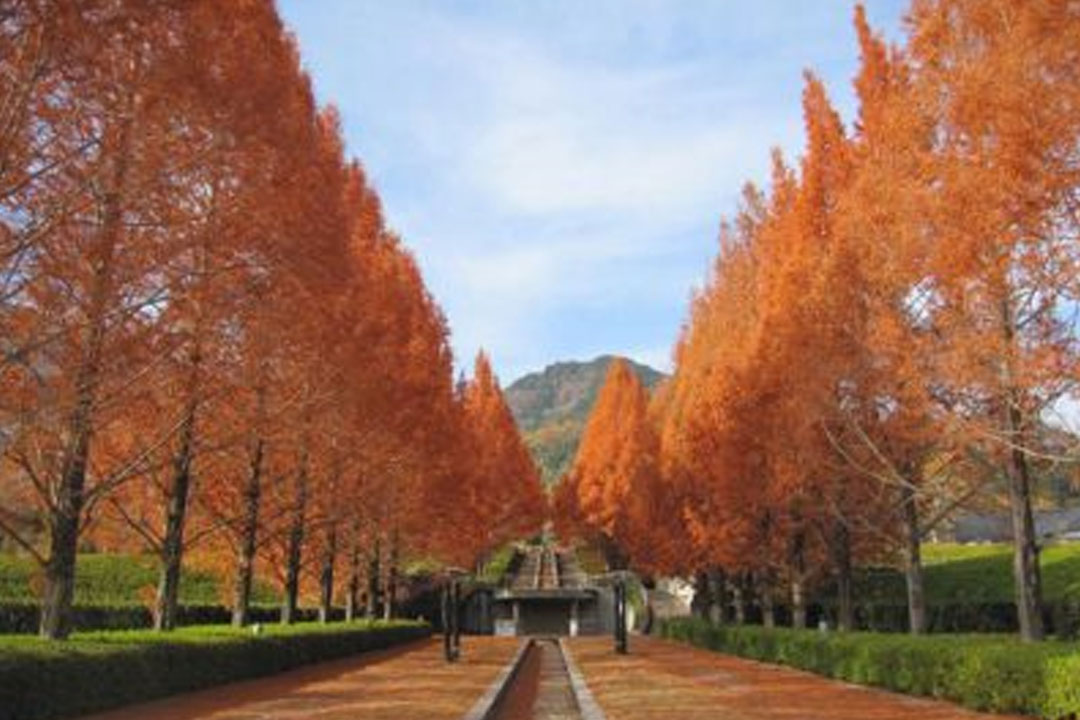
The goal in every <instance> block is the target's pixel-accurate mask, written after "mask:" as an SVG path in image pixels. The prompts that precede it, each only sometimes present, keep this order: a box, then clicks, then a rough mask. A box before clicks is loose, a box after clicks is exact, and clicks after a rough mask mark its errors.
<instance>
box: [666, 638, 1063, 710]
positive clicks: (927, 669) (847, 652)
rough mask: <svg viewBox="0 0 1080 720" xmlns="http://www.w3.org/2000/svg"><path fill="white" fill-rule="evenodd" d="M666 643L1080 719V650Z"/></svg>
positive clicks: (933, 641)
mask: <svg viewBox="0 0 1080 720" xmlns="http://www.w3.org/2000/svg"><path fill="white" fill-rule="evenodd" d="M660 632H661V634H662V635H663V636H665V637H668V638H672V639H675V640H680V641H683V642H688V643H690V644H692V645H697V646H699V647H703V648H708V649H710V650H717V651H721V652H726V653H730V654H732V655H739V656H741V657H746V658H752V659H754V660H762V661H765V662H773V663H780V664H783V665H789V666H792V667H796V668H801V669H803V670H809V671H811V672H815V673H818V674H820V675H826V676H828V677H834V678H839V679H842V680H846V681H848V682H854V683H859V684H863V685H874V686H877V687H883V688H888V689H890V690H895V691H898V692H903V693H908V694H912V695H926V696H930V697H936V698H942V699H946V700H951V701H953V702H957V703H960V704H962V705H966V706H967V707H970V708H973V709H976V710H990V711H994V712H1013V713H1023V714H1030V715H1038V716H1040V717H1043V718H1052V719H1057V718H1065V717H1070V716H1072V717H1075V716H1076V715H1077V714H1078V713H1080V646H1077V645H1076V644H1072V643H1061V642H1045V643H1038V644H1024V643H1021V642H1019V641H1018V640H1015V639H1012V638H1008V637H1002V636H986V635H932V636H923V637H911V636H904V635H886V634H878V633H836V632H829V633H821V632H818V631H814V630H790V629H787V628H776V629H772V630H768V629H765V628H761V627H753V626H738V627H735V626H717V625H712V624H710V623H708V622H706V621H703V620H698V619H679V620H671V621H667V622H665V623H663V624H662V625H661V628H660Z"/></svg>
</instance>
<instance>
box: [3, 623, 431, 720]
mask: <svg viewBox="0 0 1080 720" xmlns="http://www.w3.org/2000/svg"><path fill="white" fill-rule="evenodd" d="M261 630H262V632H261V633H260V634H258V635H255V634H254V633H253V631H252V630H250V629H249V630H235V629H232V628H225V627H197V628H184V629H181V630H177V631H174V632H172V633H167V634H162V633H154V632H151V631H130V632H102V633H80V634H76V635H74V636H72V639H70V640H68V641H66V642H49V641H45V640H38V639H37V638H28V637H23V636H0V720H47V719H49V718H62V717H72V716H78V715H82V714H86V713H90V712H95V711H98V710H104V709H107V708H112V707H118V706H121V705H128V704H131V703H136V702H142V701H146V700H151V699H154V698H158V697H163V696H166V695H171V694H174V693H179V692H185V691H190V690H196V689H199V688H205V687H210V686H212V685H220V684H224V683H228V682H233V681H236V680H242V679H245V678H252V677H258V676H261V675H270V674H273V673H278V672H281V671H283V670H289V669H291V668H294V667H298V666H300V665H307V664H310V663H316V662H321V661H324V660H330V659H334V658H340V657H345V656H348V655H353V654H356V653H360V652H365V651H368V650H375V649H379V648H384V647H389V646H391V645H396V644H399V643H403V642H407V641H410V640H416V639H419V638H421V637H426V636H428V635H430V632H431V631H430V628H429V627H428V626H427V625H426V624H424V623H417V622H403V621H391V622H382V621H373V622H370V623H369V622H361V623H335V624H331V625H317V626H290V627H281V626H267V627H265V628H262V629H261Z"/></svg>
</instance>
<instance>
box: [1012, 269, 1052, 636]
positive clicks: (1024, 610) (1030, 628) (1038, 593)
mask: <svg viewBox="0 0 1080 720" xmlns="http://www.w3.org/2000/svg"><path fill="white" fill-rule="evenodd" d="M1002 286H1003V287H1004V288H1005V289H1006V292H1004V293H1003V294H1002V298H1003V299H1002V302H1001V316H1002V325H1001V327H1002V332H1003V337H1004V340H1005V345H1006V351H1005V353H1004V354H1003V360H1002V365H1001V373H1002V388H1003V389H1004V391H1003V392H1002V397H1003V400H1004V407H1003V408H1002V410H1003V418H1002V421H1003V424H1004V427H1005V436H1006V437H1007V438H1008V439H1009V441H1010V443H1011V444H1012V447H1011V449H1010V450H1009V453H1008V459H1007V461H1006V469H1005V475H1006V481H1007V482H1008V485H1009V509H1010V511H1011V515H1012V529H1013V575H1014V578H1015V584H1016V610H1017V615H1018V616H1019V620H1020V639H1021V640H1023V641H1024V642H1036V641H1039V640H1042V639H1043V636H1044V629H1043V621H1042V578H1041V576H1040V573H1039V546H1038V543H1037V542H1036V537H1035V520H1034V517H1033V516H1032V512H1031V468H1030V466H1029V465H1028V458H1027V455H1026V454H1025V449H1026V448H1027V447H1028V445H1027V427H1026V423H1025V418H1024V414H1023V413H1024V409H1025V402H1024V397H1025V394H1024V391H1023V390H1022V389H1020V388H1018V387H1017V386H1016V385H1015V377H1016V372H1015V370H1014V368H1013V366H1012V355H1011V353H1012V352H1013V351H1014V349H1015V348H1016V346H1017V340H1016V325H1015V318H1014V316H1013V309H1012V305H1011V304H1010V297H1009V295H1008V292H1007V290H1008V283H1007V282H1003V283H1002Z"/></svg>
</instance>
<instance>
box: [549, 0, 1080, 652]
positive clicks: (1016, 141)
mask: <svg viewBox="0 0 1080 720" xmlns="http://www.w3.org/2000/svg"><path fill="white" fill-rule="evenodd" d="M855 27H856V30H857V35H858V40H859V48H860V53H861V55H860V57H861V64H860V68H859V71H858V75H857V77H856V79H855V90H856V93H857V97H858V101H859V106H858V116H857V119H856V120H855V123H854V125H853V127H851V128H848V127H846V126H845V125H844V123H843V122H842V120H841V118H840V116H839V115H838V113H837V112H836V111H835V110H834V108H833V107H832V106H831V105H830V102H829V100H828V97H827V94H826V91H825V88H824V87H823V85H822V83H821V82H820V81H819V80H818V79H817V78H816V77H815V76H814V75H812V74H809V73H808V74H807V75H806V83H805V89H804V92H803V98H802V109H803V117H804V122H805V129H806V145H805V151H804V154H803V156H802V157H801V159H800V160H799V162H798V163H797V165H795V166H791V165H788V164H787V163H786V162H785V161H784V159H783V158H782V157H781V156H780V154H779V153H778V152H775V153H774V155H773V170H772V178H771V184H770V187H769V188H768V190H767V191H762V190H759V189H758V188H756V187H754V186H752V185H748V186H747V187H746V188H745V190H744V193H743V196H742V202H741V206H740V209H739V211H738V214H737V216H736V217H735V218H734V220H733V221H731V222H726V223H724V224H723V226H722V229H721V238H720V245H721V248H720V254H719V256H718V258H717V260H716V261H715V265H714V267H713V269H712V272H711V274H710V277H709V280H708V282H707V284H706V286H705V287H704V289H703V290H701V291H700V292H699V293H698V294H697V295H696V296H695V298H694V300H693V302H692V305H691V309H690V317H689V321H688V322H687V324H686V327H685V329H684V331H683V333H682V336H681V338H680V340H679V343H678V345H677V347H676V350H675V373H674V376H673V378H672V379H671V381H670V382H669V383H668V384H667V385H666V386H665V387H663V388H662V389H661V390H660V391H659V392H658V393H657V395H656V396H655V397H654V398H653V399H652V401H651V405H649V406H646V404H645V403H646V401H645V398H644V393H643V392H642V390H641V388H640V385H639V384H637V383H636V382H635V381H634V379H633V378H632V376H630V375H629V374H628V371H627V370H626V369H625V368H622V367H620V366H616V367H615V368H614V369H613V370H612V372H611V375H610V376H609V380H608V385H607V386H606V387H605V389H604V391H603V394H602V395H601V399H600V402H599V404H598V407H597V409H596V411H595V414H594V415H593V418H592V419H591V420H590V424H589V428H588V432H587V434H586V436H585V438H584V441H583V444H582V448H581V452H580V454H579V456H578V459H577V463H576V465H575V467H574V470H573V472H572V473H571V474H570V475H569V476H568V478H567V479H566V480H565V481H564V483H563V485H562V487H561V488H560V489H559V491H558V496H557V503H558V505H559V507H560V508H562V509H563V511H564V512H565V513H567V517H570V518H572V519H575V520H576V521H577V522H576V526H577V529H578V531H579V532H581V531H582V530H584V531H585V532H586V533H588V534H591V535H593V536H599V537H602V538H604V539H605V541H606V542H609V543H612V544H614V545H615V546H617V547H618V548H619V549H620V552H622V553H623V554H624V555H626V556H628V557H629V560H630V562H631V563H633V564H634V565H635V566H637V567H639V568H642V569H645V570H652V571H662V572H684V573H689V572H702V571H706V570H708V571H710V572H709V574H711V575H714V576H715V575H716V571H722V572H724V573H727V574H728V576H729V577H732V576H737V577H740V578H743V579H746V578H748V577H752V578H753V581H754V583H755V585H756V586H757V590H758V592H759V594H760V595H761V597H762V601H763V605H764V606H765V608H766V613H767V617H768V615H769V608H770V607H771V603H772V601H773V597H774V596H777V595H778V594H779V592H780V590H781V588H784V587H786V588H788V591H789V592H790V603H791V605H792V607H793V614H794V619H795V623H796V624H804V623H805V598H806V592H805V589H806V584H807V583H808V582H809V581H811V580H813V579H814V578H815V575H818V576H820V573H817V572H816V570H817V569H819V568H827V569H828V570H827V571H828V572H829V574H831V576H832V578H833V579H834V581H835V583H836V586H837V589H838V617H839V624H840V627H841V628H851V627H852V626H853V624H854V604H853V598H852V567H853V566H854V565H855V564H856V563H859V562H863V561H871V560H880V559H882V558H887V557H891V556H893V555H894V554H899V555H901V556H902V557H903V559H904V564H905V567H906V576H907V584H908V604H909V617H910V626H911V630H912V632H915V633H918V632H922V631H923V630H924V629H925V626H926V612H925V600H924V597H923V591H922V572H921V561H920V543H921V541H922V540H923V538H924V537H925V536H926V534H927V532H928V531H929V530H930V529H931V528H933V527H934V526H935V525H936V524H937V523H938V522H939V521H940V520H941V518H942V517H945V516H946V515H948V514H949V513H950V512H951V511H952V510H954V509H955V508H956V507H957V506H958V505H962V504H964V503H965V502H967V501H969V500H970V499H972V498H978V497H983V498H986V497H990V496H995V497H996V496H999V495H1001V496H1004V497H1005V498H1007V507H1008V508H1009V510H1010V512H1011V517H1012V526H1013V530H1014V544H1015V562H1014V567H1015V582H1016V602H1017V607H1018V615H1019V621H1020V633H1021V635H1022V637H1023V638H1024V639H1027V640H1035V639H1039V638H1041V637H1042V636H1043V634H1044V628H1043V623H1042V616H1041V613H1040V606H1041V590H1040V586H1041V583H1040V575H1039V559H1038V553H1039V546H1038V538H1037V537H1036V534H1035V528H1034V523H1033V513H1032V497H1033V482H1034V480H1035V478H1036V476H1037V473H1038V470H1039V466H1040V465H1041V464H1046V463H1048V462H1053V461H1059V460H1066V461H1068V460H1069V459H1070V457H1065V456H1069V455H1071V453H1070V452H1066V450H1068V449H1067V448H1066V449H1061V448H1056V449H1051V445H1052V444H1051V443H1050V442H1048V440H1047V436H1048V434H1049V432H1048V426H1047V420H1048V417H1049V416H1050V414H1051V413H1053V412H1054V411H1055V409H1056V408H1057V407H1059V403H1060V402H1061V401H1062V400H1063V399H1067V398H1069V397H1070V394H1071V393H1072V392H1073V391H1074V389H1075V383H1076V381H1077V379H1078V377H1077V370H1078V366H1077V359H1078V356H1077V351H1078V346H1077V340H1078V337H1077V326H1076V319H1077V317H1076V316H1077V307H1078V305H1077V302H1078V300H1080V285H1078V279H1080V274H1078V270H1080V267H1078V263H1080V114H1078V113H1077V108H1080V12H1078V10H1077V7H1076V5H1075V3H1069V2H1066V1H1065V0H1045V1H1042V0H1040V1H1038V2H1017V1H1015V0H914V2H913V4H912V6H911V8H910V12H909V14H908V16H907V30H908V38H907V42H906V44H905V45H904V46H903V47H889V46H887V44H886V43H885V42H884V41H883V40H882V39H881V37H880V36H878V35H876V34H875V33H874V32H873V31H872V30H871V28H870V27H869V26H868V25H867V22H866V18H865V15H864V12H863V10H862V8H857V9H856V13H855ZM620 404H622V405H623V406H625V407H626V408H628V409H626V410H625V411H621V412H613V411H612V410H613V408H615V407H618V406H619V405H620ZM631 408H632V409H631ZM605 448H606V449H605ZM598 454H602V455H605V456H607V457H609V458H617V460H615V461H612V462H610V463H608V464H602V463H598V462H597V457H598Z"/></svg>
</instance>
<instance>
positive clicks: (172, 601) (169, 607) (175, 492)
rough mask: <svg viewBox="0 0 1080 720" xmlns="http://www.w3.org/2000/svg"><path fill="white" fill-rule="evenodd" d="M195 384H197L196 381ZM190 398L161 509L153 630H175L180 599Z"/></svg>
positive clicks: (190, 451)
mask: <svg viewBox="0 0 1080 720" xmlns="http://www.w3.org/2000/svg"><path fill="white" fill-rule="evenodd" d="M196 382H197V381H196ZM196 408H197V402H196V399H195V396H194V394H192V395H190V396H189V398H188V406H187V408H186V410H185V413H186V414H185V416H184V423H183V425H182V426H181V428H180V446H179V448H178V449H177V452H176V457H175V458H174V459H173V473H172V483H171V485H170V487H169V491H168V498H167V503H166V506H165V537H164V540H163V542H162V544H161V576H160V578H159V580H158V590H157V597H156V598H155V601H154V629H155V630H162V631H164V630H172V629H173V628H175V627H176V610H177V605H178V598H179V595H180V569H181V566H182V563H183V556H184V526H185V524H186V521H187V504H188V495H189V494H190V491H191V461H192V457H193V455H194V446H195V412H196Z"/></svg>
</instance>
